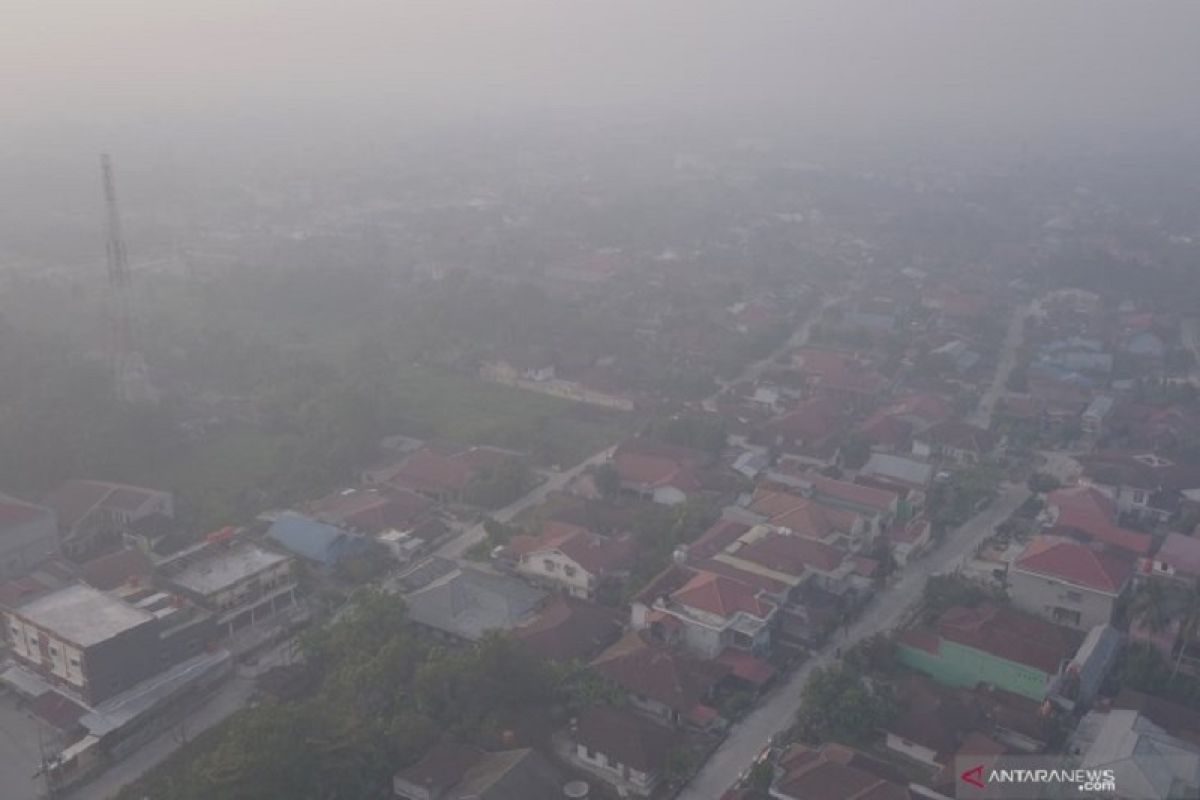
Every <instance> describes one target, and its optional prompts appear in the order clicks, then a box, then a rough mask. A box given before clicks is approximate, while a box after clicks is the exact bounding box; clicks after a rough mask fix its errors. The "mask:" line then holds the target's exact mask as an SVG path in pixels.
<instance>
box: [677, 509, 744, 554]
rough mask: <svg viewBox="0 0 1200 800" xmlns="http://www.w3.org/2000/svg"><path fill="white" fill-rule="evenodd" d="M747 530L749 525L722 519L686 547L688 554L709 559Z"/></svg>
mask: <svg viewBox="0 0 1200 800" xmlns="http://www.w3.org/2000/svg"><path fill="white" fill-rule="evenodd" d="M748 530H750V526H749V525H747V524H745V523H743V522H737V521H735V520H731V519H726V518H724V517H722V518H721V519H719V520H717V521H716V522H714V523H713V524H712V526H711V527H709V529H708V530H706V531H705V532H704V533H703V534H701V536H700V538H699V539H697V540H696V541H694V542H692V543H691V544H690V545H689V546H688V552H689V553H690V554H691V555H692V557H694V558H710V557H712V556H715V555H716V554H717V553H720V552H722V551H723V550H724V549H725V548H726V547H728V546H729V545H731V544H733V543H734V542H736V541H737V540H738V537H740V536H742V535H743V534H745V533H746V531H748Z"/></svg>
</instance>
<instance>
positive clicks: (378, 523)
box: [309, 489, 433, 534]
mask: <svg viewBox="0 0 1200 800" xmlns="http://www.w3.org/2000/svg"><path fill="white" fill-rule="evenodd" d="M432 506H433V501H432V500H430V499H429V498H428V497H425V496H424V495H420V494H417V493H416V492H413V491H410V490H406V489H396V490H394V491H392V492H388V493H383V492H380V491H378V490H375V489H359V490H354V491H349V492H337V493H334V494H331V495H328V496H326V497H323V498H321V499H320V500H318V501H317V502H315V503H314V504H313V505H312V507H311V508H310V509H309V511H310V512H311V514H312V516H313V517H315V518H316V519H319V520H321V521H322V522H328V523H329V524H331V525H338V526H340V527H349V528H353V529H355V530H359V531H363V532H365V533H371V534H375V533H379V532H380V531H383V530H386V529H388V528H400V529H403V528H406V527H408V526H409V525H410V524H412V523H413V522H414V521H415V520H417V519H418V518H420V517H421V515H422V514H424V513H426V512H427V511H429V509H430V508H431V507H432Z"/></svg>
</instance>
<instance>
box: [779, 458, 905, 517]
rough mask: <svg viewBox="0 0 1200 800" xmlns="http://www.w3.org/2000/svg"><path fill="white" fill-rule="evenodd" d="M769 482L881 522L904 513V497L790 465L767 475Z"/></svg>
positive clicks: (785, 463) (783, 464) (782, 466)
mask: <svg viewBox="0 0 1200 800" xmlns="http://www.w3.org/2000/svg"><path fill="white" fill-rule="evenodd" d="M767 480H769V481H771V482H772V483H777V484H779V485H781V486H787V487H789V488H792V489H799V490H800V493H801V494H803V495H804V496H805V497H808V498H811V499H812V500H815V501H816V502H818V503H821V504H823V505H825V506H830V507H833V508H841V509H844V510H846V511H850V512H852V513H854V514H859V515H861V516H864V517H867V518H870V519H872V520H875V521H877V522H879V521H884V520H890V519H891V518H893V517H894V516H895V515H896V513H897V511H899V509H900V494H899V493H898V492H894V491H889V490H887V489H876V488H873V487H870V486H863V485H862V484H858V483H851V482H850V481H842V480H837V479H836V478H830V477H827V476H825V475H822V474H821V473H819V472H814V471H812V470H810V469H797V468H794V467H792V466H791V465H790V464H788V463H787V462H783V463H781V464H780V465H779V466H777V467H776V468H774V469H771V470H768V471H767Z"/></svg>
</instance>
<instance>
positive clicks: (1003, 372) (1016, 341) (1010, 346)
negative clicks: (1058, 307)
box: [967, 303, 1033, 428]
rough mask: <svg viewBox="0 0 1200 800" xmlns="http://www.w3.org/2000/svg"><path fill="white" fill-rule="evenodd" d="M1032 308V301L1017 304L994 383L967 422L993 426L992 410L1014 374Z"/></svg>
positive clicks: (997, 365)
mask: <svg viewBox="0 0 1200 800" xmlns="http://www.w3.org/2000/svg"><path fill="white" fill-rule="evenodd" d="M1032 310H1033V304H1032V303H1026V304H1024V305H1020V306H1017V307H1016V309H1014V310H1013V315H1012V319H1010V320H1009V322H1008V332H1007V333H1006V334H1005V336H1004V345H1003V348H1002V350H1001V352H1000V359H999V361H998V362H997V363H996V373H995V375H994V376H993V377H992V384H991V386H989V387H988V388H987V391H985V392H984V393H983V396H982V397H980V398H979V406H978V407H976V409H975V411H974V412H972V413H971V415H970V416H969V417H967V422H970V423H971V424H972V425H978V426H980V427H981V428H990V427H992V411H993V410H994V409H995V407H996V400H997V399H999V397H1000V395H1001V394H1002V393H1003V392H1004V388H1005V386H1006V385H1007V384H1008V376H1009V375H1011V374H1012V371H1013V368H1014V367H1016V365H1017V351H1018V350H1019V349H1020V347H1021V343H1022V341H1024V339H1025V320H1026V319H1027V318H1028V317H1029V314H1030V313H1031V312H1032Z"/></svg>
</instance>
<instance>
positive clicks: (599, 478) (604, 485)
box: [592, 464, 621, 500]
mask: <svg viewBox="0 0 1200 800" xmlns="http://www.w3.org/2000/svg"><path fill="white" fill-rule="evenodd" d="M592 478H593V480H594V481H595V482H596V488H597V489H599V490H600V494H601V496H603V497H604V498H605V499H606V500H611V499H613V498H614V497H616V496H617V495H618V494H620V492H621V476H620V475H619V474H618V473H617V468H616V467H614V466H613V465H612V464H601V465H600V466H599V467H596V471H595V472H594V473H593V475H592Z"/></svg>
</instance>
